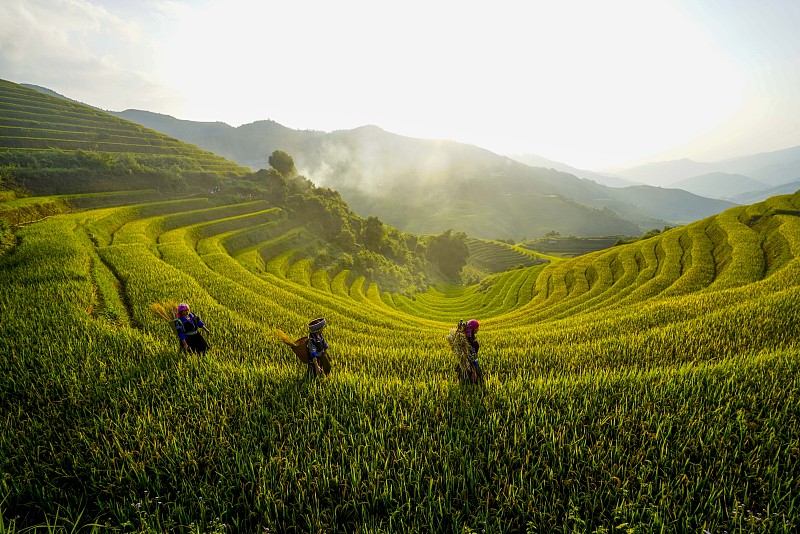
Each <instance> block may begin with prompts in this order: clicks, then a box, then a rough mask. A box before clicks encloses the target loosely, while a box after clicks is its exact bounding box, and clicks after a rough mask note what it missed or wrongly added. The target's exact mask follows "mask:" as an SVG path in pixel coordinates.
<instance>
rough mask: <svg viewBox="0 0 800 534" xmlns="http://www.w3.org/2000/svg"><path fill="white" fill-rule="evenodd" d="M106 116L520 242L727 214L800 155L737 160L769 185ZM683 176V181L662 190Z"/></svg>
mask: <svg viewBox="0 0 800 534" xmlns="http://www.w3.org/2000/svg"><path fill="white" fill-rule="evenodd" d="M29 87H32V88H34V89H37V90H40V91H42V92H46V93H48V94H51V95H54V96H59V97H62V98H66V97H63V96H62V95H58V94H57V93H54V92H53V91H50V90H48V89H45V88H41V87H37V86H29ZM68 100H69V99H68ZM109 113H111V114H113V115H116V116H118V117H121V118H124V119H127V120H130V121H132V122H136V123H138V124H141V125H143V126H146V127H148V128H152V129H154V130H157V131H159V132H162V133H165V134H167V135H170V136H173V137H175V138H177V139H180V140H182V141H185V142H188V143H191V144H194V145H197V146H199V147H201V148H203V149H206V150H209V151H212V152H214V153H216V154H219V155H221V156H224V157H226V158H228V159H231V160H233V161H236V162H237V163H239V164H240V165H244V166H247V167H250V168H251V169H254V170H256V169H259V168H266V167H268V163H267V159H268V157H269V155H270V154H271V153H272V152H273V151H274V150H278V149H280V150H285V151H286V152H288V153H289V154H291V155H292V157H293V158H294V159H295V162H296V164H297V167H298V169H299V170H300V172H301V173H302V174H303V175H305V176H307V177H308V178H310V179H311V180H313V181H314V182H315V183H317V184H318V185H323V186H326V187H330V188H332V189H336V190H337V191H339V192H340V193H341V194H342V196H343V198H344V199H345V200H346V201H347V202H348V204H349V205H350V206H351V207H352V208H353V209H354V210H356V211H357V212H358V213H360V214H361V215H363V216H367V215H378V216H379V217H381V218H382V219H383V220H384V221H385V222H387V223H389V224H391V225H393V226H396V227H398V228H401V229H403V230H407V231H411V232H416V233H428V232H431V233H436V232H440V231H442V230H444V229H447V228H453V229H455V230H460V231H465V232H467V233H469V234H470V235H474V236H476V237H485V238H509V237H510V238H514V239H522V238H525V237H528V238H531V237H538V236H540V235H542V234H544V233H547V232H549V231H558V232H560V233H562V234H573V235H582V236H591V235H606V234H638V233H641V232H643V231H646V230H649V229H651V228H654V227H662V226H666V225H678V224H684V223H687V222H691V221H694V220H697V219H700V218H703V217H706V216H709V215H712V214H715V213H718V212H720V211H722V210H724V209H727V208H728V207H730V206H731V205H733V204H732V202H735V201H737V200H738V199H737V198H736V195H749V196H750V197H752V195H758V194H759V192H761V193H763V194H766V192H767V191H770V190H771V187H772V184H773V183H774V182H776V181H778V182H779V181H780V180H781V179H782V178H781V176H783V175H784V174H785V173H786V172H787V167H789V169H791V164H790V163H791V160H790V161H789V163H787V158H786V157H783V156H779V157H775V156H774V155H773V157H772V158H771V160H770V159H769V158H766V157H757V156H752V157H749V158H739V160H741V161H740V162H739V164H740V166H746V167H747V168H748V169H751V170H752V169H757V170H760V171H761V172H759V176H768V175H770V173H769V172H768V170H767V169H765V167H767V166H768V164H769V165H771V167H772V171H773V172H772V175H771V176H772V180H773V181H772V182H770V181H768V180H764V181H763V182H762V181H759V180H756V179H753V178H751V177H750V176H748V175H745V174H741V176H735V177H732V176H731V175H732V174H734V173H723V172H722V171H715V170H709V169H713V164H704V163H698V162H692V161H690V160H680V161H677V162H664V163H661V164H651V165H647V166H643V167H637V168H634V169H629V170H626V171H624V172H620V173H619V174H616V175H612V174H606V173H597V172H593V171H588V170H581V169H576V168H573V167H570V166H569V165H566V164H563V163H559V162H555V161H551V160H547V159H545V158H542V157H540V156H536V155H533V154H524V155H514V156H513V157H505V156H501V155H498V154H495V153H492V152H490V151H487V150H484V149H481V148H479V147H475V146H472V145H465V144H462V143H456V142H449V141H430V140H422V139H414V138H409V137H403V136H399V135H396V134H392V133H389V132H386V131H384V130H382V129H380V128H378V127H375V126H365V127H361V128H356V129H354V130H342V131H334V132H330V133H328V132H323V131H314V130H293V129H291V128H287V127H285V126H283V125H281V124H278V123H276V122H274V121H270V120H264V121H257V122H254V123H250V124H245V125H242V126H239V127H233V126H230V125H228V124H225V123H223V122H197V121H187V120H180V119H176V118H174V117H171V116H168V115H162V114H158V113H152V112H148V111H141V110H126V111H122V112H109ZM799 148H800V147H799ZM732 161H733V160H732ZM731 168H733V167H731ZM679 171H680V172H679ZM700 171H704V173H700ZM695 172H697V173H700V174H705V175H704V176H701V175H700V174H695ZM673 178H674V179H673ZM679 181H683V183H682V184H679V185H681V186H682V187H680V188H676V189H663V188H662V187H661V186H663V185H664V184H665V183H668V182H669V183H670V184H674V183H676V182H679ZM734 183H735V187H734ZM641 184H647V185H641ZM780 185H781V186H783V184H780ZM654 186H656V187H654ZM676 187H677V185H676ZM750 197H748V198H750ZM742 198H743V199H744V198H745V197H742ZM765 198H766V197H765ZM721 199H725V200H724V201H723V200H721ZM756 200H758V198H756ZM754 201H755V200H754Z"/></svg>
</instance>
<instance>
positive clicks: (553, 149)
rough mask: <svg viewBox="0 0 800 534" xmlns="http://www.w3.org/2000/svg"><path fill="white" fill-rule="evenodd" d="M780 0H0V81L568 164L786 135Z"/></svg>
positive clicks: (795, 9)
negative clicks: (379, 131) (379, 132)
mask: <svg viewBox="0 0 800 534" xmlns="http://www.w3.org/2000/svg"><path fill="white" fill-rule="evenodd" d="M798 27H800V2H797V1H795V0H764V1H759V2H755V1H751V0H730V1H728V2H725V3H724V4H723V3H720V2H717V1H714V0H653V1H648V2H641V1H640V0H610V1H608V2H594V1H591V0H565V1H563V2H550V1H540V0H533V1H530V2H517V1H510V0H498V1H497V2H492V3H478V2H473V3H465V2H458V1H452V0H443V1H434V2H431V1H423V0H410V1H408V2H404V3H401V4H398V3H393V4H389V5H387V4H386V3H383V2H370V1H367V0H342V1H341V2H326V1H323V0H298V1H295V2H276V1H272V0H270V1H264V2H257V1H247V0H224V1H223V0H142V1H138V2H128V1H126V0H6V1H4V2H2V3H0V78H4V79H8V80H10V81H14V82H17V83H32V84H36V85H40V86H43V87H47V88H49V89H52V90H54V91H57V92H59V93H61V94H63V95H65V96H67V97H69V98H74V99H76V100H79V101H82V102H85V103H87V104H91V105H94V106H98V107H101V108H103V109H108V110H114V111H121V110H124V109H131V108H133V109H143V110H147V111H153V112H157V113H164V114H168V115H172V116H174V117H177V118H181V119H187V120H195V121H222V122H226V123H228V124H231V125H232V126H238V125H241V124H246V123H250V122H254V121H257V120H264V119H272V120H274V121H276V122H279V123H281V124H283V125H284V126H287V127H290V128H295V129H311V130H324V131H331V130H340V129H350V128H356V127H358V126H363V125H366V124H374V125H377V126H379V127H381V128H383V129H385V130H388V131H390V132H394V133H398V134H402V135H408V136H412V137H421V138H428V139H451V140H455V141H460V142H465V143H471V144H475V145H478V146H481V147H484V148H487V149H490V150H493V151H495V152H498V153H503V154H512V153H530V154H537V155H540V156H543V157H546V158H549V159H552V160H555V161H559V162H563V163H567V164H570V165H572V166H575V167H579V168H584V169H594V170H599V169H602V168H608V167H612V166H617V167H619V166H626V165H632V164H640V163H644V162H647V161H658V160H665V159H676V158H681V157H689V158H692V159H697V160H704V161H714V160H719V159H725V158H729V157H735V156H741V155H749V154H754V153H757V152H768V151H772V150H778V149H782V148H787V147H791V146H797V145H800V128H798V126H799V125H800V91H798V88H800V32H797V31H796V28H798Z"/></svg>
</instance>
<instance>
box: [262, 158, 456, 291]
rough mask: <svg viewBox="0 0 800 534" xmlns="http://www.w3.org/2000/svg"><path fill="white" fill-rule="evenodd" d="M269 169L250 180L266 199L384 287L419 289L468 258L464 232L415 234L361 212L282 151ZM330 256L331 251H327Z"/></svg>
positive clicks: (340, 260) (452, 274) (342, 263)
mask: <svg viewBox="0 0 800 534" xmlns="http://www.w3.org/2000/svg"><path fill="white" fill-rule="evenodd" d="M268 161H269V165H270V168H269V169H261V170H259V171H258V172H256V173H254V174H253V175H252V176H251V177H249V180H250V181H252V182H254V183H255V184H257V185H258V187H263V198H266V199H268V200H269V201H270V202H271V203H273V204H275V205H276V206H280V207H281V208H283V209H284V210H286V211H287V212H288V213H289V216H290V217H291V218H292V219H293V220H294V221H296V222H297V223H300V224H304V225H306V226H307V227H308V228H309V229H311V230H312V231H313V232H315V233H316V234H317V235H318V236H319V237H320V239H321V241H324V242H328V243H333V244H335V245H336V246H337V247H339V249H340V253H339V254H337V255H336V258H335V261H336V262H337V264H338V267H340V268H352V269H354V270H357V271H359V272H361V273H363V274H365V275H367V276H368V277H370V278H371V279H372V280H373V281H376V282H378V283H379V284H380V285H381V287H382V288H385V289H389V290H404V289H408V290H410V289H420V288H422V287H425V286H426V285H427V284H428V283H429V282H430V279H431V278H432V277H434V278H435V277H440V276H444V277H447V278H452V279H455V278H457V277H458V274H459V272H460V271H461V268H462V267H463V266H464V265H465V264H466V262H467V258H468V257H469V249H468V248H467V244H466V237H467V236H466V235H465V234H464V233H462V232H453V231H452V230H447V231H446V232H444V233H442V234H441V235H434V236H417V235H414V234H408V233H405V232H401V231H400V230H398V229H396V228H393V227H390V226H388V225H386V224H384V223H383V221H381V219H380V218H378V217H375V216H369V217H367V218H363V217H360V216H359V215H357V214H356V213H354V212H353V211H352V210H351V209H350V208H349V206H348V205H347V203H346V202H345V201H344V199H342V197H341V195H340V194H339V193H338V192H337V191H334V190H332V189H328V188H326V187H316V186H315V185H314V184H313V182H311V181H310V180H308V179H307V178H305V177H304V176H302V175H300V174H299V173H298V171H297V168H296V167H295V164H294V160H293V158H292V157H291V156H290V155H289V154H287V153H286V152H284V151H282V150H276V151H275V152H273V153H272V154H271V155H270V156H269V159H268ZM323 257H325V258H327V259H331V258H330V255H327V254H326V255H323Z"/></svg>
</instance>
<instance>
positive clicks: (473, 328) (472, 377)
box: [461, 319, 483, 384]
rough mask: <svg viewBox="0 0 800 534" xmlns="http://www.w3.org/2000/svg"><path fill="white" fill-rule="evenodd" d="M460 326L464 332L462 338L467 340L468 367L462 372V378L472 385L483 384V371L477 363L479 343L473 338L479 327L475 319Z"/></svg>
mask: <svg viewBox="0 0 800 534" xmlns="http://www.w3.org/2000/svg"><path fill="white" fill-rule="evenodd" d="M461 324H462V327H463V330H464V337H465V338H466V339H467V345H468V346H469V354H468V356H467V357H468V360H469V366H468V368H467V369H465V370H464V371H463V376H462V378H463V379H464V380H466V381H469V382H471V383H473V384H478V383H483V371H482V370H481V366H480V364H479V363H478V349H479V348H480V343H478V339H477V338H476V337H475V334H477V333H478V328H480V326H481V325H480V324H479V323H478V321H477V319H470V320H469V321H467V322H466V323H461Z"/></svg>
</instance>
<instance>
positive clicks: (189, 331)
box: [175, 303, 209, 354]
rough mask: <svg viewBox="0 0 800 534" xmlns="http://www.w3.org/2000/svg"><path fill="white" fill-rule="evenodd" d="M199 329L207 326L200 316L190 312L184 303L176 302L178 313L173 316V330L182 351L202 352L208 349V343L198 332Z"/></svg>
mask: <svg viewBox="0 0 800 534" xmlns="http://www.w3.org/2000/svg"><path fill="white" fill-rule="evenodd" d="M200 330H205V331H206V333H207V334H208V333H209V331H208V328H206V325H205V323H204V322H203V321H201V320H200V317H198V316H197V315H195V314H193V313H191V311H190V310H189V305H188V304H186V303H181V304H178V315H177V316H176V317H175V331H176V332H177V334H178V339H180V341H181V349H183V351H184V352H197V353H200V354H202V353H203V352H205V351H207V350H208V343H206V340H205V339H204V338H203V336H202V334H200Z"/></svg>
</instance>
